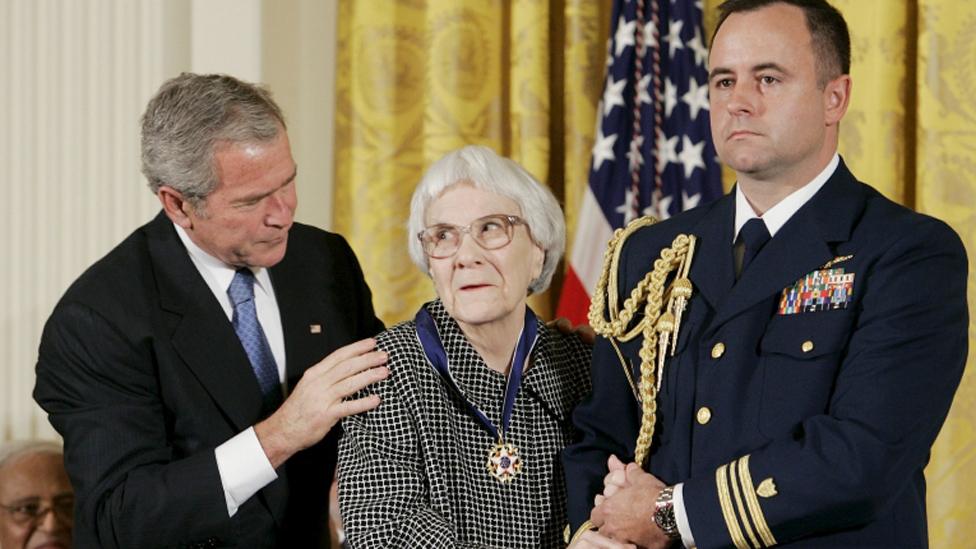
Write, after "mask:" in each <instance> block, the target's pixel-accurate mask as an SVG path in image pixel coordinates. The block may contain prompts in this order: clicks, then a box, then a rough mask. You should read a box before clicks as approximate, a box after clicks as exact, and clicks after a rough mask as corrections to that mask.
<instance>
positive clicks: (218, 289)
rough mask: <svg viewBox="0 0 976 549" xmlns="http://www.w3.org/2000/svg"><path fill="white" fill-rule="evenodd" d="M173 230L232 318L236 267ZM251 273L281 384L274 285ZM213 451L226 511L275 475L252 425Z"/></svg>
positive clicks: (262, 273)
mask: <svg viewBox="0 0 976 549" xmlns="http://www.w3.org/2000/svg"><path fill="white" fill-rule="evenodd" d="M173 226H174V227H176V233H177V234H178V235H179V236H180V240H182V241H183V245H184V246H186V251H187V252H188V253H189V254H190V260H191V261H192V262H193V266H194V267H196V269H197V271H198V272H199V273H200V276H202V277H203V280H204V281H205V282H206V283H207V287H209V288H210V291H211V292H212V293H213V295H214V297H215V298H217V302H218V303H220V307H221V308H222V309H223V310H224V314H226V315H227V320H228V321H231V320H233V317H234V304H233V303H232V302H231V300H230V296H228V295H227V289H228V288H230V283H231V281H232V280H234V274H235V273H236V272H237V268H236V267H231V266H229V265H227V264H226V263H224V262H223V261H221V260H219V259H217V258H216V257H214V256H212V255H210V254H208V253H207V252H205V251H203V249H201V248H200V247H199V246H197V245H196V244H195V243H194V242H193V241H192V240H191V239H190V237H189V235H187V234H186V231H184V230H183V228H182V227H180V226H179V225H176V224H174V225H173ZM251 271H252V272H253V273H254V280H255V284H254V306H255V307H256V309H257V315H258V322H260V323H261V328H262V329H263V330H264V335H265V337H267V338H268V344H269V345H270V346H271V354H272V355H274V359H275V362H276V363H277V365H278V379H279V380H280V381H281V382H282V385H284V379H285V337H284V333H283V332H282V328H281V314H280V312H279V311H278V301H277V300H276V299H275V294H274V288H273V287H272V286H271V276H269V275H268V270H267V269H264V268H256V269H251ZM214 453H215V454H216V459H217V470H218V472H219V473H220V483H221V485H222V486H223V488H224V499H225V500H226V502H227V514H228V515H229V516H234V514H235V513H237V510H238V509H239V508H240V506H241V505H243V504H244V502H245V501H247V500H248V499H249V498H250V497H251V496H253V495H254V494H256V493H257V491H258V490H260V489H261V488H264V487H265V486H267V485H268V484H269V483H271V482H272V481H274V480H275V479H276V478H278V474H277V473H275V470H274V468H273V467H271V462H270V461H268V456H267V455H265V453H264V449H263V448H262V447H261V443H260V442H259V441H258V437H257V435H256V434H255V433H254V427H248V428H247V429H246V430H244V431H242V432H240V433H238V434H237V435H236V436H234V437H233V438H231V439H230V440H228V441H227V442H225V443H223V444H221V445H220V446H218V447H217V448H216V449H215V450H214Z"/></svg>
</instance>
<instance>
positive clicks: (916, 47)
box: [334, 0, 976, 547]
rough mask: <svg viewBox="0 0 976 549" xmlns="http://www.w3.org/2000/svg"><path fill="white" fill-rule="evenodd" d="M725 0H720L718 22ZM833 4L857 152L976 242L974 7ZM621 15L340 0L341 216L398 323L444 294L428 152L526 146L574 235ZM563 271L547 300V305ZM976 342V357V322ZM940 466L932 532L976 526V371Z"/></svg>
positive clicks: (872, 175)
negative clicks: (847, 63)
mask: <svg viewBox="0 0 976 549" xmlns="http://www.w3.org/2000/svg"><path fill="white" fill-rule="evenodd" d="M719 3H720V0H705V2H704V4H705V10H706V11H705V13H706V16H705V22H706V27H707V28H708V29H711V28H712V27H713V26H714V21H715V11H714V8H715V6H717V5H718V4H719ZM833 3H834V5H836V6H837V7H838V8H840V9H841V10H842V11H843V12H844V14H845V17H846V18H847V20H848V23H849V25H850V28H851V34H852V37H853V44H852V46H853V53H854V58H853V68H852V77H853V79H854V91H853V101H852V104H851V108H850V110H849V112H848V114H847V116H846V117H845V119H844V122H843V124H842V132H841V145H840V149H841V154H843V155H844V158H845V160H846V161H847V162H848V164H849V165H850V166H851V169H852V170H853V172H854V173H855V174H856V175H857V176H858V177H859V178H860V179H861V180H863V181H866V182H868V183H870V184H871V185H873V186H875V187H876V188H877V189H879V190H880V191H881V192H883V193H884V194H885V195H887V196H888V197H890V198H892V199H894V200H897V201H899V202H901V203H903V204H906V205H909V206H911V207H914V208H915V209H917V210H919V211H921V212H924V213H928V214H931V215H934V216H936V217H939V218H941V219H943V220H945V221H947V222H948V223H949V224H950V225H951V226H952V227H953V228H955V229H956V231H958V232H959V233H960V235H961V236H962V238H963V240H964V242H965V243H966V246H967V249H969V250H970V253H971V254H976V99H974V98H973V96H972V95H971V93H972V92H971V90H972V89H973V86H972V84H973V83H974V82H973V81H974V80H976V77H974V76H973V75H976V12H974V10H972V9H971V7H970V6H969V3H968V2H947V1H945V0H833ZM609 15H610V1H609V0H601V1H600V2H592V1H590V0H561V1H560V0H548V1H543V0H536V1H533V0H511V1H494V2H486V1H484V0H464V1H458V0H427V1H422V0H409V1H407V0H401V1H397V2H389V1H379V0H341V1H340V2H339V21H338V29H339V47H338V59H337V84H336V85H337V108H336V156H335V157H336V179H335V180H336V191H335V192H336V194H335V212H334V213H335V228H336V230H338V231H339V232H340V233H342V234H344V235H345V236H346V237H347V238H348V239H349V240H350V243H351V244H352V246H353V248H354V249H355V251H356V253H357V255H358V257H359V258H360V261H361V262H362V263H363V269H364V271H365V273H366V277H367V281H368V282H369V284H370V287H371V288H372V289H373V292H374V299H373V301H374V304H375V305H376V307H377V310H378V312H379V314H380V316H381V317H382V318H383V320H384V321H386V322H387V323H388V324H391V323H393V322H397V321H400V320H403V319H406V318H409V317H411V316H412V315H413V313H414V312H415V311H416V309H417V307H418V306H419V305H420V303H422V302H424V301H426V300H428V299H430V298H431V297H432V296H433V290H432V287H431V284H430V282H429V281H428V280H427V277H426V276H425V275H424V274H422V273H420V272H419V271H418V270H417V268H416V267H414V266H413V265H412V264H411V263H410V261H409V259H408V257H407V254H406V238H407V237H406V230H405V223H406V218H407V214H408V209H409V198H410V195H411V193H412V192H413V188H414V186H415V185H416V183H417V181H418V180H419V178H420V176H421V174H422V173H423V170H424V168H425V167H426V166H427V165H428V164H430V163H431V162H433V161H434V160H436V159H437V158H439V157H440V156H441V155H442V154H444V153H446V152H448V151H449V150H452V149H454V148H457V147H460V146H462V145H466V144H469V143H481V144H486V145H488V146H491V147H493V148H495V150H497V151H498V152H500V153H501V154H503V155H506V156H509V157H511V158H513V159H514V160H516V161H518V162H519V163H521V164H522V165H523V166H525V167H526V168H527V169H528V170H529V171H530V172H532V173H533V174H534V175H535V176H536V177H537V178H539V179H540V180H541V181H544V182H546V183H547V184H548V185H549V186H550V188H552V189H553V192H554V193H555V194H556V196H557V197H559V198H560V200H561V201H562V203H563V205H564V209H565V211H566V216H567V226H568V234H569V235H570V237H572V235H573V234H574V229H575V220H576V213H577V211H578V208H579V205H578V203H579V200H580V197H581V196H582V189H583V186H584V185H585V184H586V177H587V173H588V165H589V155H590V152H589V151H590V147H591V146H592V142H593V130H594V123H595V120H596V110H595V109H596V103H597V100H598V99H599V96H600V92H601V90H602V80H603V70H604V67H603V61H604V58H605V54H606V51H605V45H606V35H607V32H608V30H609ZM730 183H731V180H729V179H728V178H727V180H726V184H727V185H728V184H730ZM570 246H572V243H570ZM973 270H974V269H973V265H972V262H971V264H970V271H973ZM974 281H976V276H974V275H973V273H972V272H971V273H970V287H973V285H974ZM933 283H938V281H933ZM557 286H558V279H557V281H556V282H555V283H554V286H553V291H551V292H550V294H549V295H544V296H541V297H540V298H536V299H535V300H534V301H533V307H534V308H535V309H536V311H537V312H539V313H540V314H541V315H542V316H544V317H548V316H549V315H550V314H551V312H552V311H553V303H554V299H555V296H557V295H558V287H557ZM971 310H973V308H972V305H971ZM970 342H971V343H970V347H971V351H970V352H971V356H972V354H973V353H976V350H972V349H976V344H974V343H976V342H973V333H972V332H971V336H970ZM932 367H938V365H935V364H934V365H932ZM927 477H928V482H929V528H930V532H929V537H930V540H931V545H932V547H963V546H966V545H967V544H969V543H971V540H972V539H973V538H974V537H976V524H974V521H973V520H972V517H974V516H976V498H973V497H972V495H971V494H972V493H974V492H976V381H974V380H973V379H972V376H971V375H969V374H968V373H967V375H966V377H965V378H964V379H963V384H962V387H961V388H960V391H959V393H958V394H957V395H956V399H955V402H954V404H953V407H952V410H951V412H950V414H949V420H948V422H947V423H946V426H945V428H944V429H943V431H942V433H941V435H940V437H939V440H938V441H937V443H936V446H935V448H934V450H933V456H932V462H931V464H930V465H929V467H928V469H927Z"/></svg>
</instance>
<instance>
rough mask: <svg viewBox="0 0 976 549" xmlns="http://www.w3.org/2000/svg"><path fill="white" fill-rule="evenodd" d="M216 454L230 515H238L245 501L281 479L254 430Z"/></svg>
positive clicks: (240, 435) (222, 447) (241, 433)
mask: <svg viewBox="0 0 976 549" xmlns="http://www.w3.org/2000/svg"><path fill="white" fill-rule="evenodd" d="M214 454H216V457H217V471H218V472H219V473H220V483H221V485H223V487H224V498H225V499H226V500H227V515H228V516H231V517H232V516H234V514H235V513H237V509H238V508H239V507H240V506H241V505H244V502H245V501H247V500H248V499H250V498H251V496H253V495H254V494H256V493H257V492H258V490H260V489H261V488H264V487H265V486H267V485H268V484H270V483H271V482H273V481H274V480H275V479H276V478H278V473H275V470H274V468H273V467H272V466H271V462H270V461H268V456H266V455H265V454H264V448H262V447H261V443H260V442H259V441H258V436H257V435H256V434H255V433H254V428H253V427H249V428H248V429H247V430H245V431H241V432H240V433H238V434H237V436H235V437H234V438H232V439H230V440H228V441H227V442H225V443H223V444H221V445H220V446H218V447H217V449H216V450H214Z"/></svg>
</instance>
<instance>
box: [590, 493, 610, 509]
mask: <svg viewBox="0 0 976 549" xmlns="http://www.w3.org/2000/svg"><path fill="white" fill-rule="evenodd" d="M606 500H607V497H606V496H604V495H603V494H597V495H596V497H595V498H593V507H599V506H600V504H601V503H603V502H604V501H606Z"/></svg>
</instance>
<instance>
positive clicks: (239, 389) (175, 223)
mask: <svg viewBox="0 0 976 549" xmlns="http://www.w3.org/2000/svg"><path fill="white" fill-rule="evenodd" d="M142 156H143V172H144V173H145V174H146V176H147V178H148V179H149V184H150V188H151V189H152V191H153V192H154V193H155V194H156V196H157V197H158V198H159V201H160V203H161V204H162V209H163V211H162V212H161V213H160V214H159V215H158V216H157V217H156V218H155V219H154V220H152V221H150V222H149V223H147V224H146V225H144V226H143V227H141V228H139V229H138V230H136V231H135V232H133V233H132V234H131V235H130V236H129V237H128V238H127V239H126V240H124V241H123V242H122V243H121V244H120V245H119V246H118V247H116V248H115V249H114V250H112V251H111V252H109V254H108V255H107V256H105V257H104V258H103V259H101V260H100V261H98V262H97V263H95V264H94V265H93V266H92V267H91V268H89V269H88V270H87V271H86V272H85V273H84V274H83V275H81V277H80V278H79V279H78V280H77V281H76V282H75V283H74V284H72V286H71V287H70V288H69V289H68V291H67V292H66V293H65V295H64V297H63V298H62V299H61V301H60V302H59V303H58V305H57V307H56V308H55V310H54V312H53V313H52V315H51V318H50V319H49V320H48V322H47V325H46V327H45V329H44V333H43V336H42V339H41V345H40V356H39V359H38V364H37V385H36V387H35V390H34V397H35V399H36V400H37V401H38V403H40V405H41V406H42V407H43V408H44V409H45V410H46V411H47V412H48V414H49V417H50V420H51V423H52V424H53V425H54V427H55V428H56V429H57V430H58V432H60V433H61V435H62V436H63V437H64V442H65V463H66V468H67V471H68V474H69V476H70V477H71V481H72V483H73V485H74V487H75V490H76V498H77V504H76V520H75V546H77V547H93V548H94V547H98V548H103V549H109V548H134V547H139V548H148V547H229V546H234V547H248V548H251V547H289V548H291V547H328V545H329V540H328V499H327V498H328V492H329V486H330V483H331V479H332V474H333V471H334V466H335V449H336V438H337V433H336V432H335V430H333V429H332V428H333V426H335V424H336V422H337V421H338V420H339V419H340V418H342V417H344V416H346V415H349V414H353V413H358V412H360V411H363V410H366V409H369V408H372V407H375V406H376V405H377V404H378V400H376V399H362V400H353V401H347V400H344V398H345V397H347V396H349V395H351V394H353V393H355V392H356V391H358V390H360V389H361V388H363V387H365V386H366V385H367V384H369V383H372V382H374V381H376V380H379V379H382V378H384V377H385V376H386V373H387V372H386V368H385V367H383V366H382V363H383V362H385V356H384V354H383V353H379V352H375V351H373V347H374V346H373V341H372V340H371V339H365V340H364V338H369V337H370V336H372V335H374V334H376V333H377V332H378V331H380V330H382V328H383V326H382V323H381V322H380V321H379V320H378V319H377V318H376V317H375V315H374V313H373V307H372V304H371V297H370V292H369V288H368V287H367V286H366V283H365V281H364V280H363V276H362V273H361V271H360V268H359V264H358V262H357V261H356V258H355V256H354V255H353V252H352V250H351V249H350V248H349V246H348V244H346V242H345V241H344V240H343V239H342V238H341V237H340V236H338V235H335V234H331V233H327V232H324V231H321V230H318V229H316V228H313V227H310V226H306V225H302V224H299V223H294V222H293V213H294V211H295V207H296V194H295V179H296V166H295V162H294V161H293V160H292V156H291V150H290V146H289V143H288V135H287V132H286V128H285V123H284V119H283V116H282V114H281V111H280V109H279V108H278V106H277V105H276V104H275V103H274V101H273V100H272V99H271V97H270V95H269V94H268V92H266V91H265V90H263V89H261V88H259V87H257V86H253V85H251V84H247V83H244V82H241V81H239V80H236V79H234V78H231V77H228V76H221V75H194V74H183V75H181V76H179V77H177V78H174V79H172V80H170V81H168V82H166V83H165V84H163V86H162V87H161V88H160V90H159V92H158V93H157V94H156V96H155V97H154V98H153V99H152V100H151V101H150V103H149V105H148V107H147V109H146V113H145V115H144V116H143V128H142ZM357 340H362V341H358V342H357ZM353 342H356V343H353ZM327 355H328V356H327ZM323 357H324V358H323Z"/></svg>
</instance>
